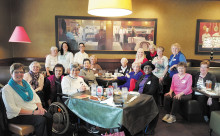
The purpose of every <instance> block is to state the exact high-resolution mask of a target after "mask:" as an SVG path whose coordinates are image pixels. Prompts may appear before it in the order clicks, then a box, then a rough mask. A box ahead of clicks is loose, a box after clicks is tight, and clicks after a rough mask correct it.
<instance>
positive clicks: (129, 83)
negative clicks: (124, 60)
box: [118, 62, 143, 91]
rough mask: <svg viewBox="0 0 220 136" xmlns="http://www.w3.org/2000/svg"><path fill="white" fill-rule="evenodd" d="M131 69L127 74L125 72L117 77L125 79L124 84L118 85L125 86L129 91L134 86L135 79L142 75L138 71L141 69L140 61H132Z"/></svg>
mask: <svg viewBox="0 0 220 136" xmlns="http://www.w3.org/2000/svg"><path fill="white" fill-rule="evenodd" d="M132 68H133V71H132V72H130V73H129V74H126V75H125V76H122V77H118V80H123V81H126V82H125V84H123V85H120V86H119V87H120V88H122V87H127V88H128V90H129V91H133V89H134V87H135V83H136V82H137V80H138V79H139V78H140V77H141V76H142V75H143V74H142V72H141V71H140V69H141V63H138V62H134V63H132Z"/></svg>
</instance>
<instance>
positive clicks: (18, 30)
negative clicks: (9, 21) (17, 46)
mask: <svg viewBox="0 0 220 136" xmlns="http://www.w3.org/2000/svg"><path fill="white" fill-rule="evenodd" d="M9 42H20V43H31V40H30V39H29V37H28V35H27V33H26V32H25V30H24V27H22V26H16V27H15V30H14V32H13V33H12V35H11V38H10V39H9Z"/></svg>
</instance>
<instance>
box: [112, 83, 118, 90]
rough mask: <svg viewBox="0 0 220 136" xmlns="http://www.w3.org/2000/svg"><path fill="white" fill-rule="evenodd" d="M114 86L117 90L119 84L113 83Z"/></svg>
mask: <svg viewBox="0 0 220 136" xmlns="http://www.w3.org/2000/svg"><path fill="white" fill-rule="evenodd" d="M112 86H113V89H114V90H115V89H117V88H118V83H117V82H113V83H112Z"/></svg>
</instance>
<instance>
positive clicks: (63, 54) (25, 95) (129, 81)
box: [3, 42, 218, 136]
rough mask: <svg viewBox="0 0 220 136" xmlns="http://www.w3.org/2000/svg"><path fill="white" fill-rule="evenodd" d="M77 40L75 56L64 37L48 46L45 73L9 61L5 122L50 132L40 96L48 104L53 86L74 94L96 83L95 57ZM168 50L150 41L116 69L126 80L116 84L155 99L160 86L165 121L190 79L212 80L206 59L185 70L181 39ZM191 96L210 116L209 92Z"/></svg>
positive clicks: (40, 135) (42, 135)
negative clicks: (58, 43)
mask: <svg viewBox="0 0 220 136" xmlns="http://www.w3.org/2000/svg"><path fill="white" fill-rule="evenodd" d="M79 46H80V47H79V48H80V52H78V56H79V57H78V58H77V59H74V58H73V54H72V53H71V52H70V51H69V48H68V44H67V43H66V42H64V43H63V44H62V45H61V51H60V52H59V53H58V49H57V48H56V47H52V48H51V54H50V55H48V56H47V57H46V62H45V67H46V74H47V78H44V76H43V75H42V74H41V73H40V69H41V66H40V64H39V63H38V62H36V61H34V62H32V63H31V64H30V66H29V69H30V71H29V72H27V73H24V71H25V70H24V66H23V65H22V64H20V63H14V64H13V65H12V66H11V67H10V74H11V77H12V78H11V79H10V81H9V82H8V84H7V85H6V86H5V87H4V88H3V101H4V103H5V106H6V110H7V117H8V119H9V122H12V123H22V124H31V125H34V127H35V130H36V135H37V136H47V135H48V136H49V135H51V122H52V119H51V117H50V115H48V114H47V112H46V110H45V109H44V108H43V106H42V103H43V102H44V100H46V101H45V103H46V104H50V103H51V102H53V101H56V100H57V99H56V97H57V96H56V92H62V93H64V94H68V95H72V94H74V93H77V92H82V91H85V90H88V89H89V86H91V84H96V85H97V84H98V83H97V81H96V77H95V74H97V73H98V72H99V70H102V68H101V67H100V66H99V65H98V64H97V63H96V62H97V58H96V56H95V55H92V56H90V58H88V55H87V54H86V53H85V52H84V47H85V45H84V44H83V43H80V45H79ZM171 51H172V55H171V56H170V58H169V60H168V58H167V57H166V56H164V55H163V53H164V48H163V47H161V46H159V47H157V48H155V46H154V45H151V46H150V51H149V52H148V53H147V56H145V54H144V50H143V49H142V48H139V49H138V50H137V53H136V58H135V60H134V62H133V63H132V69H133V70H132V71H131V70H130V68H129V67H128V66H127V63H128V60H127V59H126V58H122V59H121V67H119V68H118V72H120V73H122V74H123V76H122V77H118V80H124V81H125V83H124V84H123V85H121V86H120V87H127V88H128V89H129V91H137V92H139V93H143V94H148V95H152V96H153V97H154V99H155V101H156V102H157V101H158V96H160V95H158V91H159V93H160V94H162V95H161V96H163V95H164V108H165V110H166V111H167V114H166V115H165V116H164V117H163V118H162V120H163V121H165V122H167V123H174V122H175V121H176V116H175V115H176V114H177V112H178V109H179V108H180V106H181V105H180V104H181V102H182V101H186V100H189V99H192V89H191V87H192V84H193V81H194V84H195V85H196V86H203V85H204V83H205V81H206V80H211V81H212V85H213V86H212V88H213V87H214V85H215V82H216V79H215V77H214V75H211V74H210V73H209V72H208V68H209V62H207V61H203V62H201V65H200V72H199V73H198V74H197V75H196V76H195V78H194V80H193V78H192V75H190V74H187V73H186V58H185V56H184V55H183V54H182V52H181V48H180V45H179V44H178V43H174V44H172V46H171ZM80 59H81V60H80ZM74 60H75V61H76V60H77V62H75V61H74ZM59 63H61V64H59ZM64 75H66V76H64ZM44 80H45V81H44ZM43 90H47V91H46V95H45V94H43V93H42V92H43ZM48 90H49V91H48ZM44 92H45V91H44ZM44 96H46V98H44ZM195 97H196V99H197V100H198V101H199V102H200V105H201V108H202V109H203V113H204V116H208V113H207V105H206V101H207V99H208V98H207V97H205V96H204V95H201V94H195ZM212 101H213V107H214V108H213V109H217V108H218V103H217V102H216V101H215V100H212ZM17 103H19V104H17ZM161 104H162V103H161ZM216 105H217V106H216ZM27 115H30V116H27ZM41 115H43V116H41ZM30 120H31V121H30ZM157 120H158V115H157V117H156V118H155V119H154V120H153V121H152V122H151V123H150V124H149V126H148V131H147V132H145V133H146V134H153V133H154V128H155V127H156V124H157ZM39 122H40V124H39Z"/></svg>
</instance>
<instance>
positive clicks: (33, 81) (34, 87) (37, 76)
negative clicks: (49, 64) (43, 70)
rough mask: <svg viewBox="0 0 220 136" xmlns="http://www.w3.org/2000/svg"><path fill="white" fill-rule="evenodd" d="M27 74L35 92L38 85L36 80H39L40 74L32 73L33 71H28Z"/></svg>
mask: <svg viewBox="0 0 220 136" xmlns="http://www.w3.org/2000/svg"><path fill="white" fill-rule="evenodd" d="M29 74H30V75H31V78H32V80H31V81H30V84H31V86H32V88H33V89H34V90H35V89H36V88H37V87H38V85H39V83H38V79H39V76H40V74H39V73H34V72H33V71H29Z"/></svg>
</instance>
